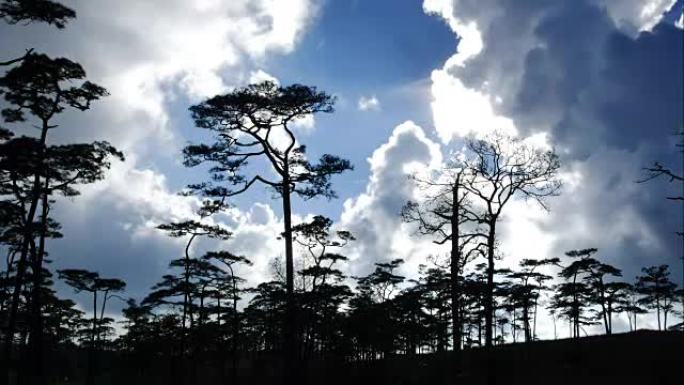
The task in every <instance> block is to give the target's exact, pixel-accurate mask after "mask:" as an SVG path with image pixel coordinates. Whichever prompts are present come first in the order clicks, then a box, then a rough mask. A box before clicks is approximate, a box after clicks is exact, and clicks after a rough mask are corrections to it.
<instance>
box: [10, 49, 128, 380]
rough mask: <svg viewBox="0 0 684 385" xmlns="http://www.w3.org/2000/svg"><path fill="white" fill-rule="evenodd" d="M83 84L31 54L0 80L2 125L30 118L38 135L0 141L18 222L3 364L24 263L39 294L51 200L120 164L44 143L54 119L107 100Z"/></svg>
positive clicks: (75, 74)
mask: <svg viewBox="0 0 684 385" xmlns="http://www.w3.org/2000/svg"><path fill="white" fill-rule="evenodd" d="M84 77H85V71H84V70H83V69H82V68H81V66H80V65H79V64H77V63H74V62H72V61H70V60H67V59H64V58H58V59H52V58H49V57H48V56H45V55H38V54H33V53H31V54H28V55H27V56H26V57H25V58H24V59H23V60H22V61H21V62H20V64H19V65H17V66H14V67H12V68H11V69H10V70H9V71H7V73H6V74H5V75H4V76H3V77H2V78H0V93H2V95H3V97H4V99H5V101H6V102H7V103H6V104H5V108H4V109H3V110H2V116H3V118H4V120H5V122H8V123H23V122H26V121H27V120H29V119H31V120H35V121H37V123H38V125H37V127H38V128H39V136H38V137H37V138H33V137H25V136H21V137H17V138H11V139H8V140H6V141H5V142H3V143H2V149H0V156H2V157H3V158H4V159H3V160H2V161H0V163H1V164H2V166H3V168H4V169H3V170H2V172H3V174H4V175H8V176H9V178H8V180H9V181H11V192H10V193H11V202H12V203H13V204H15V205H19V206H20V207H21V210H20V211H21V213H20V220H19V221H18V223H19V224H20V227H21V230H20V231H18V232H17V234H16V235H17V236H16V237H15V239H14V241H13V245H12V248H13V252H16V255H17V256H18V259H17V265H16V270H15V273H14V276H15V278H14V287H13V291H12V298H11V301H10V305H9V314H8V321H7V324H8V326H7V328H6V334H5V357H11V352H12V345H13V340H14V334H15V331H16V320H17V311H18V308H19V301H20V293H21V291H22V285H24V284H26V282H25V275H26V269H27V267H28V265H29V263H30V266H31V269H32V270H33V272H34V274H33V278H34V279H35V281H34V282H33V285H34V286H36V287H37V286H38V285H40V283H41V282H40V278H39V275H40V274H35V272H40V271H41V270H42V268H43V264H44V259H45V255H46V244H45V240H46V238H48V237H50V236H52V235H53V233H51V228H54V227H55V224H54V221H53V220H51V219H50V218H49V212H50V204H51V199H50V197H51V196H53V195H56V194H60V195H64V196H75V195H78V190H76V189H75V187H74V186H75V185H77V184H85V183H92V182H94V181H97V180H100V179H102V178H103V177H104V172H105V170H106V169H108V168H109V166H110V159H111V158H118V159H121V160H123V155H122V154H121V153H120V152H119V151H117V150H116V149H115V148H114V147H112V146H111V145H110V144H109V143H107V142H93V143H86V144H67V145H49V144H48V133H49V132H50V131H51V130H53V129H55V128H57V127H58V126H57V125H55V124H53V123H52V120H53V119H54V118H55V117H56V116H57V115H58V114H60V113H62V112H64V111H65V110H66V109H67V108H73V109H76V110H80V111H84V110H87V109H89V108H90V103H91V102H92V101H94V100H97V99H99V98H100V97H102V96H105V95H107V92H106V90H105V89H104V88H102V87H100V86H97V85H95V84H93V83H91V82H89V81H83V82H80V81H81V80H82V79H83V78H84ZM79 83H80V84H79ZM36 219H37V221H36ZM15 224H16V222H15ZM15 227H16V226H15ZM36 237H37V238H38V239H37V240H36ZM41 293H42V291H41V290H33V292H32V296H33V298H32V299H31V302H30V303H31V307H32V310H31V314H32V317H31V323H30V324H31V340H32V341H33V342H32V349H33V350H34V352H33V355H34V357H36V359H35V360H36V365H35V366H36V367H35V368H34V370H35V373H38V374H37V375H36V376H35V377H37V378H38V377H40V373H41V372H42V369H41V367H42V364H41V360H40V357H42V353H41V352H40V351H41V347H42V330H43V327H42V325H41V323H42V317H41V314H40V311H39V309H41V297H40V296H41ZM39 381H40V380H39Z"/></svg>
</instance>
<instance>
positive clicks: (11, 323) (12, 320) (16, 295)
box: [3, 121, 49, 383]
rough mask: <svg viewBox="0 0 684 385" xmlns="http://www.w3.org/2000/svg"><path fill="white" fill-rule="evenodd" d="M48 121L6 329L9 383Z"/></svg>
mask: <svg viewBox="0 0 684 385" xmlns="http://www.w3.org/2000/svg"><path fill="white" fill-rule="evenodd" d="M48 128H49V126H48V122H47V121H43V127H42V130H41V134H40V143H39V145H40V149H39V153H38V167H40V168H39V169H37V170H36V172H35V175H34V177H33V188H32V191H31V202H30V205H29V211H28V213H27V215H26V219H25V223H24V230H23V234H22V236H23V239H22V244H21V254H20V256H19V262H18V266H17V274H16V276H15V281H14V291H13V292H12V302H11V304H10V311H9V316H8V318H9V319H8V323H7V329H6V330H5V346H4V360H3V362H4V363H5V367H4V368H3V369H4V370H5V373H4V374H5V376H4V377H5V379H6V381H7V383H9V381H10V379H9V376H10V365H11V360H12V345H13V343H14V333H15V331H16V327H17V312H18V310H19V300H20V296H21V288H22V285H23V280H24V274H25V273H26V262H27V257H28V251H29V243H30V242H31V241H32V240H33V221H34V219H35V216H36V210H37V208H38V202H39V201H40V196H41V194H40V193H41V183H40V174H41V171H42V169H43V163H44V161H45V143H46V142H47V133H48Z"/></svg>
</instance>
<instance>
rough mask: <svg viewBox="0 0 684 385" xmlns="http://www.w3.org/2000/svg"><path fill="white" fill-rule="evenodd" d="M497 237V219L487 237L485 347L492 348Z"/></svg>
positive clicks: (492, 222)
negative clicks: (495, 242)
mask: <svg viewBox="0 0 684 385" xmlns="http://www.w3.org/2000/svg"><path fill="white" fill-rule="evenodd" d="M495 236H496V218H495V217H494V218H491V219H490V222H489V234H488V236H487V293H486V295H485V303H484V305H485V346H487V347H490V346H492V320H493V316H494V246H495V244H494V241H495Z"/></svg>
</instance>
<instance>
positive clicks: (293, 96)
mask: <svg viewBox="0 0 684 385" xmlns="http://www.w3.org/2000/svg"><path fill="white" fill-rule="evenodd" d="M333 102H334V100H333V98H332V97H330V96H329V95H327V94H326V93H324V92H320V91H318V90H316V88H315V87H307V86H303V85H299V84H295V85H291V86H287V87H283V86H279V85H277V84H275V83H273V82H268V81H267V82H263V83H260V84H252V85H249V86H247V87H244V88H238V89H235V90H233V91H232V92H230V93H228V94H225V95H218V96H215V97H213V98H210V99H208V100H206V101H204V102H202V103H200V104H197V105H194V106H192V107H190V111H191V113H192V118H193V119H194V121H195V125H196V126H197V127H200V128H204V129H208V130H211V131H214V132H215V133H216V141H215V142H214V143H212V144H209V145H207V144H199V145H189V146H187V147H186V148H185V149H184V154H185V164H186V165H187V166H190V167H192V166H197V165H199V164H202V163H204V162H209V163H212V164H214V166H213V167H212V168H211V169H210V173H211V174H212V180H213V182H205V183H200V184H196V185H191V186H189V187H190V190H191V191H192V192H194V193H198V194H200V195H204V196H208V197H211V198H213V199H225V198H227V197H230V196H233V195H236V194H240V193H242V192H244V191H247V189H249V188H250V187H251V186H252V185H253V184H254V183H256V182H259V183H262V184H265V185H266V186H268V187H270V188H272V189H273V190H274V191H275V193H276V194H277V195H279V196H280V197H281V198H282V204H283V222H284V231H283V237H284V239H285V268H286V284H285V286H286V290H287V293H288V304H289V305H288V309H289V310H288V312H287V314H288V315H287V318H288V322H287V325H288V327H287V332H286V337H287V341H288V343H287V349H285V350H286V353H285V354H286V356H287V358H288V359H294V358H295V357H296V356H297V355H296V353H295V352H296V350H297V348H296V343H297V341H296V330H297V327H296V325H295V322H296V318H295V314H294V311H295V306H294V301H295V298H294V295H295V294H294V262H293V261H294V259H293V250H292V218H291V217H292V203H291V196H292V194H295V195H298V196H300V197H302V198H304V199H311V198H314V197H317V196H324V197H327V198H333V197H335V192H334V191H333V190H332V186H331V183H330V178H331V176H333V175H335V174H340V173H342V172H344V171H347V170H350V169H351V168H352V167H351V164H350V163H349V161H347V160H345V159H341V158H338V157H337V156H333V155H328V154H325V155H323V156H321V158H320V160H319V162H318V163H317V164H314V163H311V162H310V161H309V160H308V159H307V158H306V147H305V146H304V145H301V144H299V143H297V140H296V138H295V133H294V131H293V129H292V126H293V124H295V123H296V121H297V120H299V119H302V118H305V117H307V116H309V115H312V114H314V113H318V112H326V113H329V112H332V111H333ZM278 141H279V142H278ZM253 160H262V161H265V162H266V164H268V165H269V166H270V169H271V170H272V171H273V172H274V173H275V175H276V179H275V180H271V179H270V177H266V176H264V175H266V174H264V175H262V174H255V175H253V176H252V177H251V178H249V177H247V176H245V175H244V174H243V172H244V166H246V165H247V162H249V161H253Z"/></svg>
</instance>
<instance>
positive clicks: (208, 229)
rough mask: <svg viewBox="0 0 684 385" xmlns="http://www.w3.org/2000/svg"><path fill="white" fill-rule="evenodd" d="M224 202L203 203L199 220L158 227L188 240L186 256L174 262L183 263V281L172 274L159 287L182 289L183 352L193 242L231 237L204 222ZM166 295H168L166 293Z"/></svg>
mask: <svg viewBox="0 0 684 385" xmlns="http://www.w3.org/2000/svg"><path fill="white" fill-rule="evenodd" d="M223 207H224V206H223V204H222V203H221V202H220V201H205V202H203V204H202V207H200V209H199V210H198V215H199V217H200V219H199V221H197V220H186V221H181V222H171V223H164V224H161V225H159V226H157V228H158V229H159V230H162V231H166V232H167V233H168V234H169V236H171V237H174V238H181V237H187V242H186V244H185V249H184V258H183V259H182V260H177V261H175V262H172V263H174V264H175V265H182V266H183V270H184V272H183V283H182V284H181V283H180V282H178V281H177V279H176V278H175V277H172V276H167V277H166V278H165V280H164V281H163V282H162V283H160V284H158V285H157V287H158V288H164V289H163V290H170V291H171V292H172V293H173V295H176V294H177V292H176V290H181V292H182V293H183V315H182V318H181V325H182V336H181V341H180V343H181V347H180V352H181V354H183V353H184V352H185V340H186V331H187V318H188V312H189V311H190V304H191V303H192V300H191V294H192V293H191V291H192V287H191V285H190V276H191V271H190V270H191V268H192V266H193V265H192V263H193V260H192V258H191V257H190V249H191V247H192V243H193V241H194V240H195V239H197V237H208V238H214V239H223V240H226V239H229V238H230V237H231V236H232V233H231V232H230V231H228V230H227V229H225V228H224V227H222V226H220V225H215V224H206V223H203V222H202V220H203V219H204V218H206V217H207V216H210V215H211V214H213V213H215V212H217V211H218V210H220V209H221V208H223ZM164 296H166V295H164Z"/></svg>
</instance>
